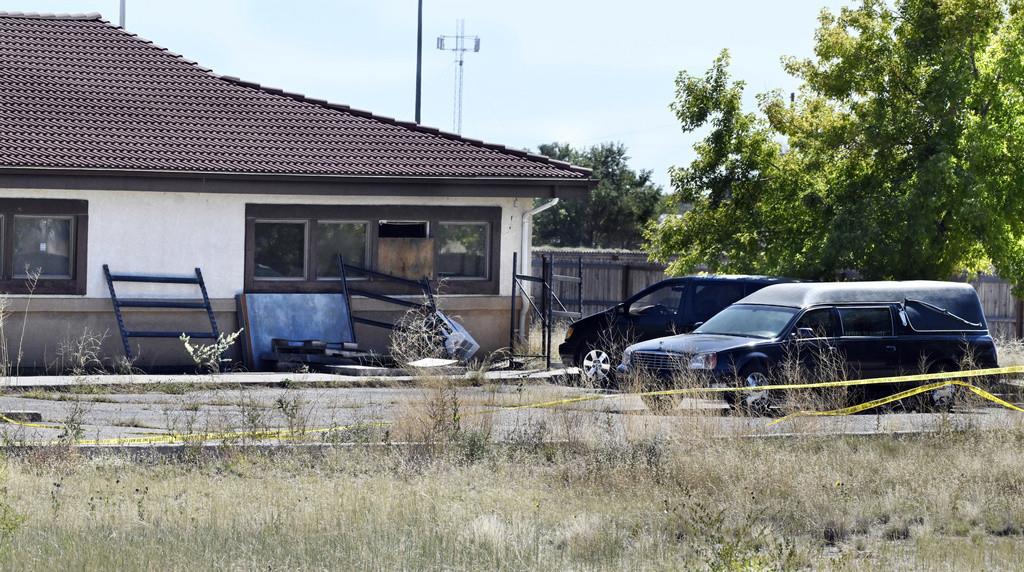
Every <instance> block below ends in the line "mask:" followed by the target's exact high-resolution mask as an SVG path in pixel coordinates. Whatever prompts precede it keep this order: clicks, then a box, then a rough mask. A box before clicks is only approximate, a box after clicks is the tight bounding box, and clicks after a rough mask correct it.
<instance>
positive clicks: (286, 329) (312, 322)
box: [241, 293, 356, 370]
mask: <svg viewBox="0 0 1024 572" xmlns="http://www.w3.org/2000/svg"><path fill="white" fill-rule="evenodd" d="M241 304H242V319H243V327H244V328H245V332H243V334H242V335H243V336H244V337H245V340H246V344H245V345H246V353H247V354H248V355H247V356H246V366H247V367H250V368H253V369H256V370H260V369H264V368H266V367H269V364H267V363H266V362H265V361H264V360H263V357H264V356H265V355H266V354H269V353H271V352H272V351H273V342H272V340H273V339H274V338H281V339H286V340H320V341H324V342H328V343H332V344H338V343H354V342H355V341H356V336H355V332H354V331H353V328H352V320H351V312H350V311H349V306H348V300H347V299H346V297H345V295H344V294H340V293H338V294H329V293H324V294H242V295H241Z"/></svg>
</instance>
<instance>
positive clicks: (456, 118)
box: [437, 20, 480, 135]
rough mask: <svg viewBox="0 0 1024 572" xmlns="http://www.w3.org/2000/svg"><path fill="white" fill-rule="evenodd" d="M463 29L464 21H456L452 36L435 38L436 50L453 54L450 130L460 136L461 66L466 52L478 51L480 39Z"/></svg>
mask: <svg viewBox="0 0 1024 572" xmlns="http://www.w3.org/2000/svg"><path fill="white" fill-rule="evenodd" d="M465 27H466V23H465V21H464V20H457V21H456V23H455V35H454V36H438V37H437V49H439V50H445V51H448V52H455V105H454V109H453V110H452V129H453V130H454V131H455V132H456V133H458V134H459V135H462V67H463V66H462V64H463V60H464V58H465V54H466V52H468V51H470V50H472V51H473V52H479V51H480V38H479V37H478V36H467V35H466V30H465ZM466 40H472V41H473V43H472V45H471V46H469V47H467V46H466Z"/></svg>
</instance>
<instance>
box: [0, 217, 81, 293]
mask: <svg viewBox="0 0 1024 572" xmlns="http://www.w3.org/2000/svg"><path fill="white" fill-rule="evenodd" d="M88 210H89V204H88V202H87V201H77V200H59V199H0V291H2V293H6V294H26V293H28V292H34V293H37V294H79V295H80V294H85V278H86V272H87V267H86V262H87V260H86V246H87V243H88V241H87V231H88V220H89V216H88Z"/></svg>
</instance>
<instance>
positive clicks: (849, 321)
mask: <svg viewBox="0 0 1024 572" xmlns="http://www.w3.org/2000/svg"><path fill="white" fill-rule="evenodd" d="M839 317H840V318H841V319H842V321H843V335H846V336H891V335H892V316H891V314H890V313H889V308H840V309H839Z"/></svg>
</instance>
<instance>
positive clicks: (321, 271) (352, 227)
mask: <svg viewBox="0 0 1024 572" xmlns="http://www.w3.org/2000/svg"><path fill="white" fill-rule="evenodd" d="M367 227H368V225H367V223H365V222H321V223H318V224H317V225H316V277H317V278H341V274H340V273H339V271H338V255H339V254H340V255H341V256H342V257H343V258H344V259H345V264H351V265H353V266H360V267H363V268H366V266H367V264H366V262H367V261H366V229H367ZM357 274H358V273H356V272H352V271H349V272H347V275H348V276H349V278H355V277H357Z"/></svg>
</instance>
